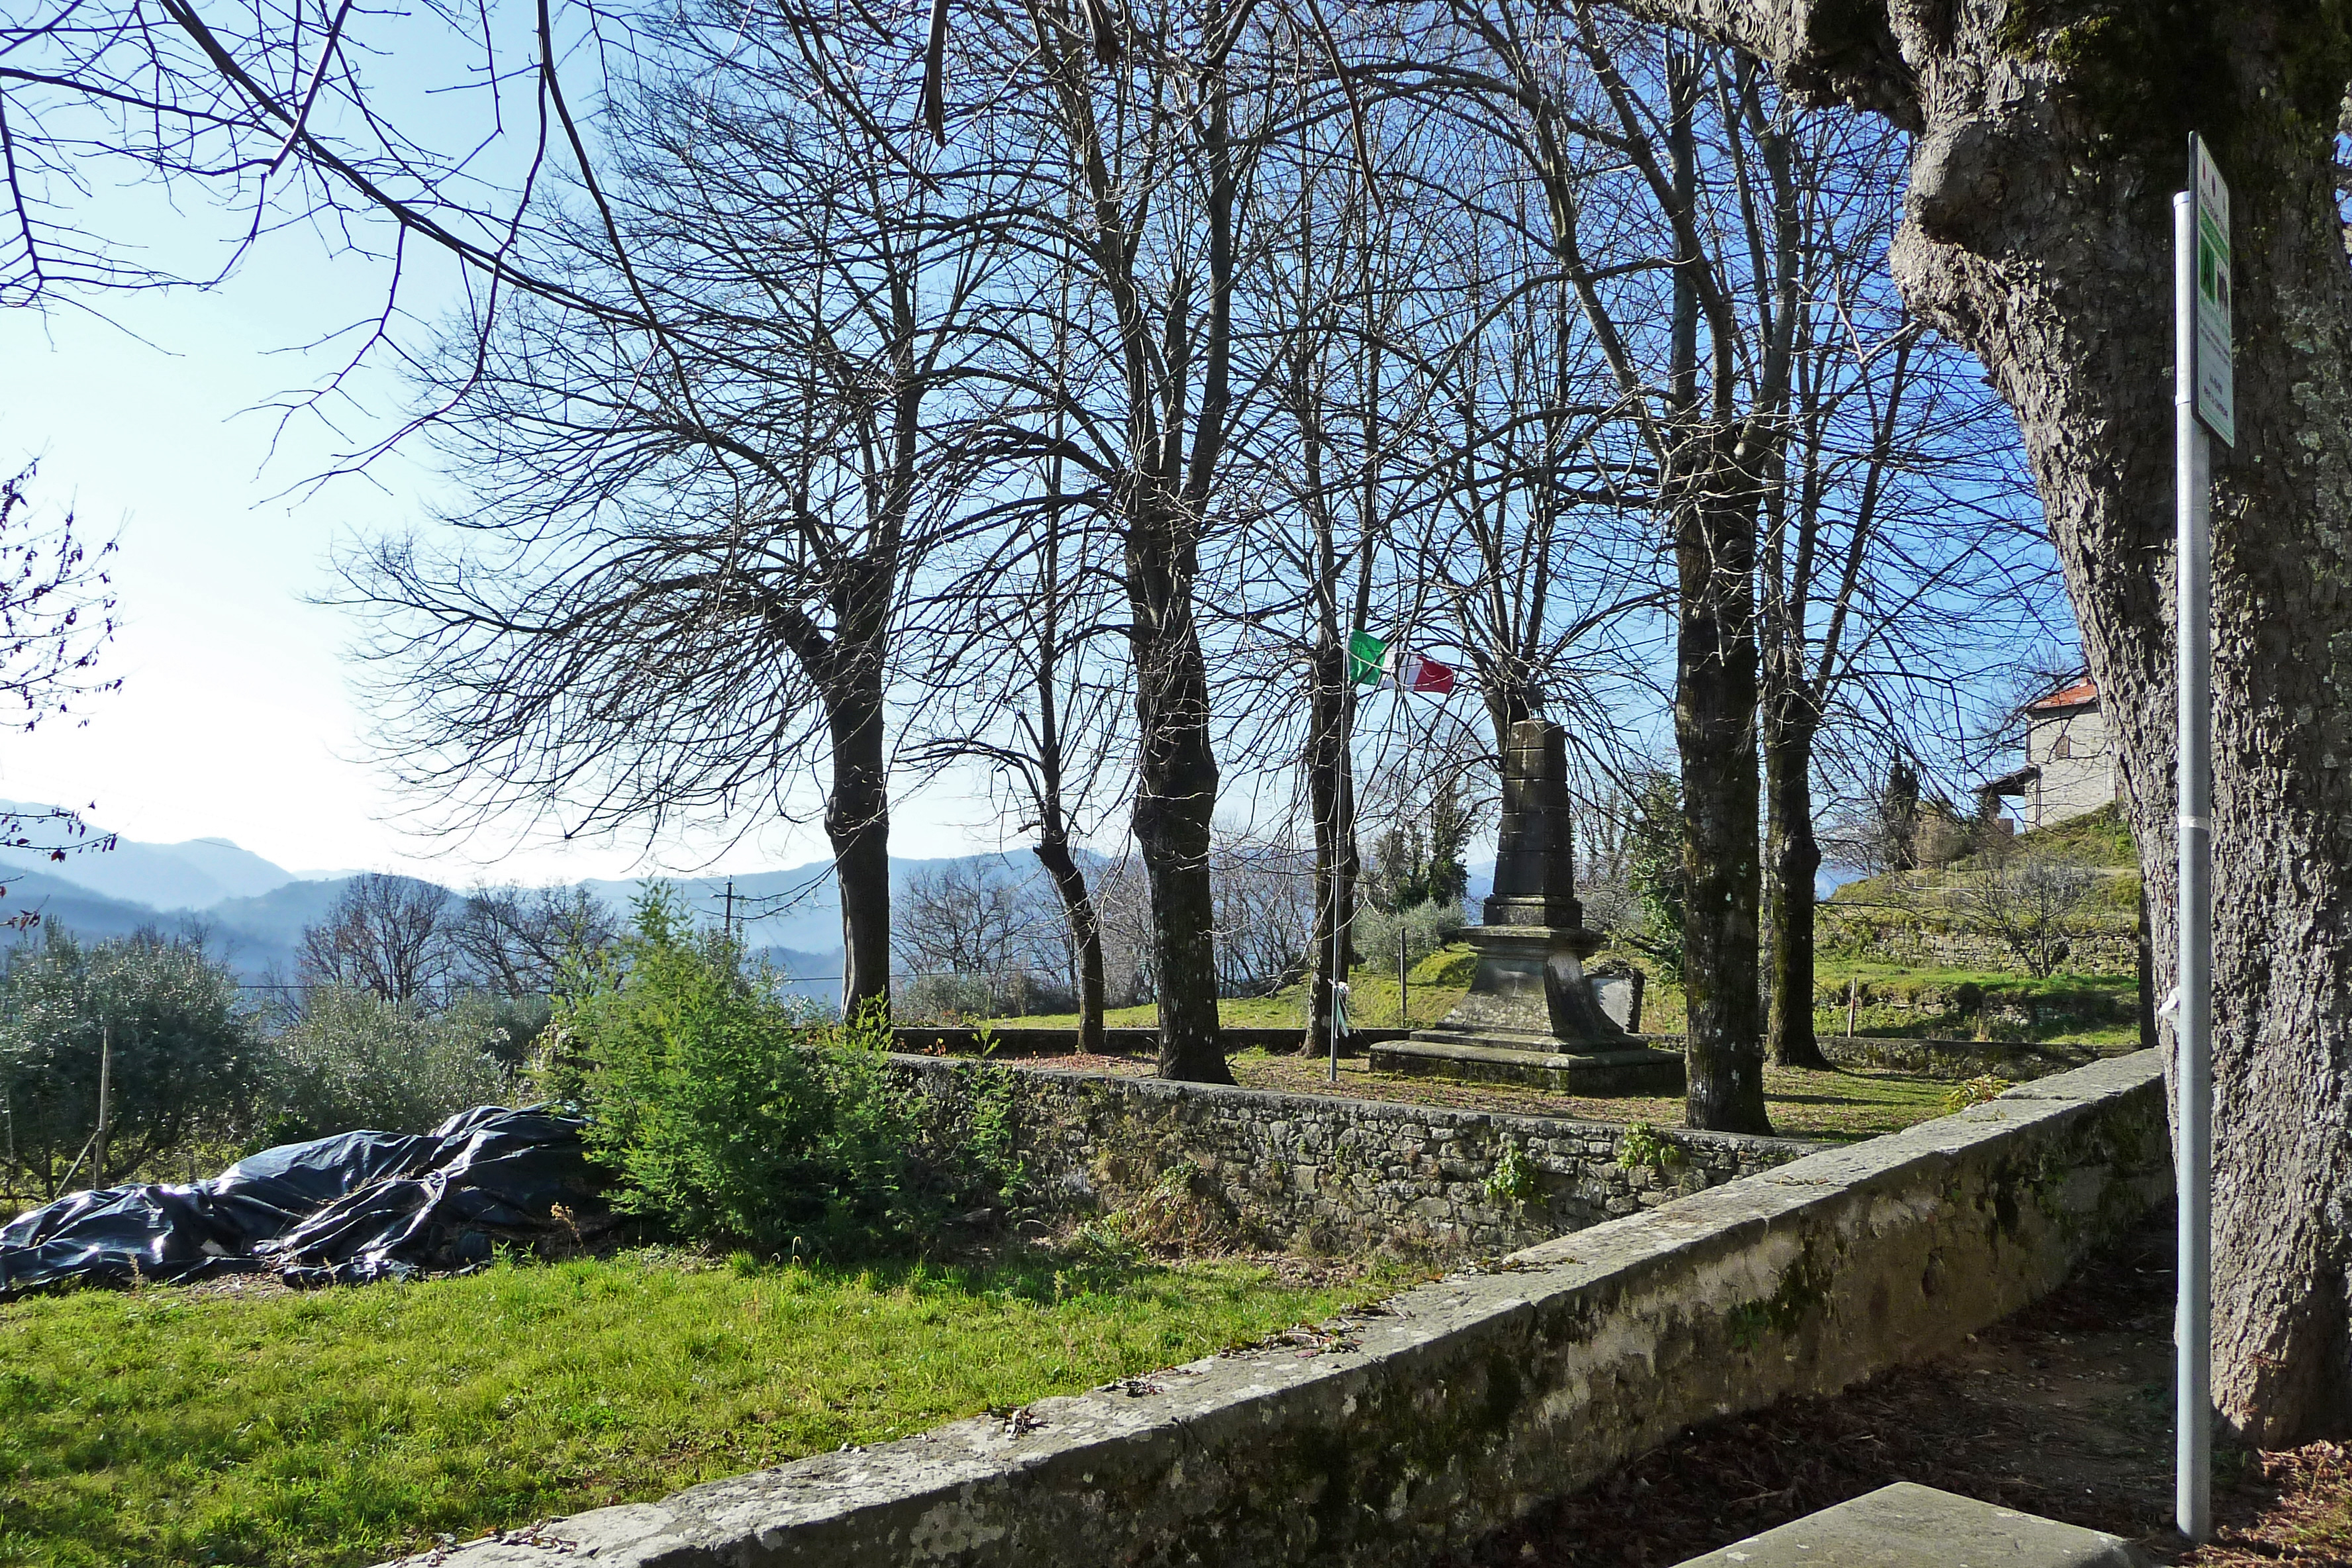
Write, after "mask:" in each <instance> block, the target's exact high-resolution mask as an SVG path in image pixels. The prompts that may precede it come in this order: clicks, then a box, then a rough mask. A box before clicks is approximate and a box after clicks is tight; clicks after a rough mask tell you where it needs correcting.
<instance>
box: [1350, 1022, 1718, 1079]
mask: <svg viewBox="0 0 2352 1568" xmlns="http://www.w3.org/2000/svg"><path fill="white" fill-rule="evenodd" d="M1440 1033H1441V1031H1439V1030H1434V1029H1424V1030H1423V1031H1421V1032H1420V1033H1419V1034H1417V1035H1415V1036H1414V1037H1412V1039H1410V1040H1391V1041H1387V1042H1385V1043H1383V1044H1381V1045H1376V1046H1374V1047H1372V1070H1373V1071H1374V1072H1393V1073H1404V1074H1407V1075H1409V1076H1412V1077H1415V1078H1452V1079H1468V1080H1471V1081H1474V1082H1484V1083H1524V1084H1529V1085H1532V1086H1534V1087H1535V1088H1538V1089H1551V1090H1552V1091H1554V1092H1555V1093H1559V1094H1590V1095H1620V1094H1668V1095H1672V1094H1680V1093H1682V1092H1683V1087H1684V1077H1683V1058H1681V1057H1679V1056H1676V1055H1675V1054H1674V1053H1672V1052H1669V1051H1661V1050H1654V1049H1653V1048H1651V1047H1647V1046H1640V1045H1626V1046H1622V1047H1615V1048H1613V1049H1607V1050H1575V1051H1564V1050H1558V1049H1546V1048H1544V1045H1540V1044H1536V1043H1535V1039H1536V1038H1539V1037H1534V1038H1531V1040H1530V1045H1529V1047H1528V1048H1524V1049H1514V1048H1512V1047H1508V1046H1502V1045H1494V1044H1483V1043H1482V1044H1475V1045H1474V1044H1471V1043H1469V1042H1467V1041H1462V1042H1455V1041H1453V1040H1447V1039H1444V1038H1441V1037H1438V1036H1439V1035H1440ZM1486 1038H1488V1039H1491V1038H1492V1037H1491V1036H1489V1037H1486ZM1559 1043H1564V1042H1544V1044H1559Z"/></svg>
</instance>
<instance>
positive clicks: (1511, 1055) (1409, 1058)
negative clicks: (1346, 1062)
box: [1371, 898, 1683, 1096]
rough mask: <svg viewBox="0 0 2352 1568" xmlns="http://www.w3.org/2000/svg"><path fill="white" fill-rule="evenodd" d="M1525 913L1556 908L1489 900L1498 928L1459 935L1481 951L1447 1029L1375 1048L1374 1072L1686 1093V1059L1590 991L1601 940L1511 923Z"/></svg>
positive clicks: (1561, 1088)
mask: <svg viewBox="0 0 2352 1568" xmlns="http://www.w3.org/2000/svg"><path fill="white" fill-rule="evenodd" d="M1530 906H1532V908H1531V909H1530V908H1529V907H1530ZM1523 910H1527V911H1528V912H1538V913H1550V912H1551V910H1549V908H1547V907H1545V906H1543V905H1541V904H1540V903H1538V901H1537V900H1504V899H1499V898H1498V899H1491V900H1487V906H1486V918H1487V919H1488V921H1493V922H1494V923H1492V924H1488V925H1483V926H1473V927H1471V928H1470V929H1469V930H1467V931H1464V932H1463V933H1462V935H1463V938H1464V940H1465V941H1466V942H1469V943H1470V944H1471V945H1472V946H1474V947H1475V948H1476V949H1477V950H1478V969H1477V973H1475V975H1474V976H1473V977H1472V979H1471V982H1470V989H1469V991H1468V993H1467V994H1465V995H1464V996H1463V998H1462V1001H1461V1003H1460V1004H1459V1005H1456V1006H1455V1007H1454V1011H1453V1012H1451V1013H1449V1014H1447V1015H1446V1016H1445V1021H1444V1023H1441V1024H1438V1025H1436V1026H1434V1027H1432V1028H1427V1029H1417V1030H1415V1031H1413V1035H1412V1038H1411V1039H1406V1040H1391V1041H1389V1042H1388V1043H1386V1044H1384V1045H1380V1046H1375V1047H1372V1054H1371V1065H1372V1068H1373V1070H1374V1071H1376V1072H1396V1073H1409V1074H1413V1075H1416V1076H1421V1077H1430V1078H1455V1079H1472V1080H1478V1081H1484V1082H1488V1083H1521V1084H1528V1085H1530V1086H1532V1087H1534V1088H1538V1089H1552V1090H1555V1091H1558V1092H1561V1093H1567V1094H1589V1095H1596V1096H1597V1095H1634V1094H1642V1095H1648V1094H1667V1095H1673V1094H1680V1093H1682V1092H1683V1058H1682V1056H1681V1053H1679V1052H1668V1051H1661V1050H1657V1049H1654V1048H1653V1047H1649V1046H1646V1045H1644V1044H1643V1043H1642V1042H1641V1041H1640V1040H1637V1039H1635V1038H1634V1037H1633V1036H1631V1035H1629V1034H1627V1033H1626V1032H1625V1031H1624V1029H1622V1027H1620V1026H1619V1025H1618V1023H1617V1021H1616V1020H1615V1019H1614V1018H1612V1017H1611V1016H1609V1015H1608V1014H1607V1013H1606V1012H1605V1011H1603V1010H1602V1008H1601V1005H1600V1001H1599V999H1598V997H1597V996H1596V995H1595V994H1594V992H1593V988H1592V984H1591V981H1590V980H1589V979H1588V977H1587V976H1586V974H1585V973H1584V960H1585V959H1587V958H1589V957H1591V955H1592V952H1593V950H1594V949H1595V948H1597V947H1599V946H1600V945H1601V938H1600V937H1599V935H1597V934H1596V933H1594V932H1592V931H1587V930H1585V929H1584V928H1583V927H1582V926H1580V925H1552V924H1540V925H1539V924H1526V925H1521V924H1512V923H1505V922H1506V921H1508V920H1510V919H1511V917H1513V916H1519V917H1520V918H1524V914H1523V912H1522V911H1523ZM1561 912H1564V913H1567V912H1570V911H1569V910H1562V911H1561ZM1497 916H1501V917H1503V918H1502V919H1501V920H1497V918H1496V917H1497Z"/></svg>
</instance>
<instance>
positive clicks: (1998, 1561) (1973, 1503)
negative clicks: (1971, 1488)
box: [1679, 1481, 2148, 1568]
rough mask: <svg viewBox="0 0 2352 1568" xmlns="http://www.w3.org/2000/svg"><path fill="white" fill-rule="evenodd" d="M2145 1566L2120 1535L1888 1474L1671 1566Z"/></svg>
mask: <svg viewBox="0 0 2352 1568" xmlns="http://www.w3.org/2000/svg"><path fill="white" fill-rule="evenodd" d="M1800 1565H1801V1568H2148V1559H2147V1556H2146V1555H2145V1554H2143V1553H2142V1552H2140V1550H2139V1549H2138V1548H2137V1547H2136V1546H2134V1545H2133V1544H2132V1543H2131V1542H2128V1541H2126V1540H2125V1539H2123V1537H2121V1536H2119V1535H2108V1534H2105V1532H2103V1531H2096V1530H2084V1529H2083V1528H2082V1527H2081V1526H2080V1525H2074V1524H2061V1523H2059V1522H2058V1521H2056V1520H2053V1519H2043V1518H2042V1517H2041V1516H2040V1515H2039V1514H2032V1513H2020V1512H2018V1511H2017V1510H2014V1509H2007V1508H1996V1507H1995V1506H1993V1505H1992V1504H1991V1503H1989V1502H1979V1501H1978V1500H1976V1499H1974V1498H1965V1497H1958V1496H1956V1495H1954V1494H1953V1493H1951V1492H1946V1491H1937V1489H1935V1488H1934V1487H1923V1486H1917V1485H1915V1484H1914V1483H1912V1482H1910V1481H1897V1482H1896V1483H1895V1485H1893V1486H1891V1487H1881V1488H1879V1489H1877V1490H1876V1491H1874V1492H1872V1493H1870V1494H1869V1495H1868V1496H1866V1497H1858V1498H1855V1499H1854V1500H1853V1501H1851V1502H1842V1503H1840V1504H1838V1505H1837V1507H1835V1508H1830V1509H1823V1510H1822V1511H1821V1512H1819V1513H1815V1514H1809V1515H1807V1516H1806V1517H1805V1518H1803V1519H1801V1520H1798V1521H1796V1522H1795V1523H1793V1524H1784V1525H1782V1526H1781V1527H1780V1529H1778V1530H1768V1531H1765V1532H1764V1533H1763V1534H1761V1535H1751V1536H1749V1537H1748V1539H1747V1540H1745V1541H1742V1542H1738V1543H1736V1544H1734V1545H1730V1546H1727V1547H1725V1548H1723V1549H1722V1550H1721V1551H1719V1552H1708V1553H1707V1554H1706V1556H1704V1557H1694V1558H1692V1559H1690V1560H1689V1561H1688V1562H1686V1563H1682V1564H1680V1565H1679V1568H1800Z"/></svg>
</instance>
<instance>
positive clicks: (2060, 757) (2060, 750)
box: [2050, 735, 2074, 763]
mask: <svg viewBox="0 0 2352 1568" xmlns="http://www.w3.org/2000/svg"><path fill="white" fill-rule="evenodd" d="M2050 755H2051V756H2052V757H2053V758H2054V759H2055V760H2057V761H2059V762H2062V763H2063V762H2064V761H2065V760H2066V759H2067V758H2068V757H2071V756H2073V755H2074V742H2071V741H2069V740H2068V739H2067V738H2066V737H2065V736H2063V735H2061V736H2059V737H2058V738H2057V739H2056V740H2054V741H2053V742H2050Z"/></svg>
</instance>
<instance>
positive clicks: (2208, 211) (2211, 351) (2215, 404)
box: [2189, 135, 2238, 447]
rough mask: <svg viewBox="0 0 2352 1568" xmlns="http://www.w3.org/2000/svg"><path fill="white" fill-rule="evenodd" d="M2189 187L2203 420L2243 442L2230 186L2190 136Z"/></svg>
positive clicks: (2227, 440)
mask: <svg viewBox="0 0 2352 1568" xmlns="http://www.w3.org/2000/svg"><path fill="white" fill-rule="evenodd" d="M2189 190H2190V192H2191V193H2192V195H2191V201H2192V203H2193V205H2194V207H2195V213H2194V218H2193V222H2194V232H2195V234H2196V236H2197V334H2196V343H2197V371H2196V374H2197V379H2196V382H2195V386H2196V391H2197V417H2198V418H2200V419H2201V420H2203V421H2204V422H2205V427H2206V428H2207V429H2209V430H2210V431H2212V432H2213V434H2214V435H2215V436H2217V437H2221V443H2222V445H2224V446H2228V447H2234V446H2236V445H2237V444H2238V416H2237V399H2236V383H2235V380H2234V379H2233V377H2232V376H2231V367H2230V187H2229V186H2227V185H2225V184H2222V183H2221V170H2219V169H2217V168H2215V167H2214V166H2213V154H2212V153H2209V152H2207V151H2206V150H2205V139H2204V138H2203V137H2201V136H2196V135H2191V136H2190V137H2189Z"/></svg>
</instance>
